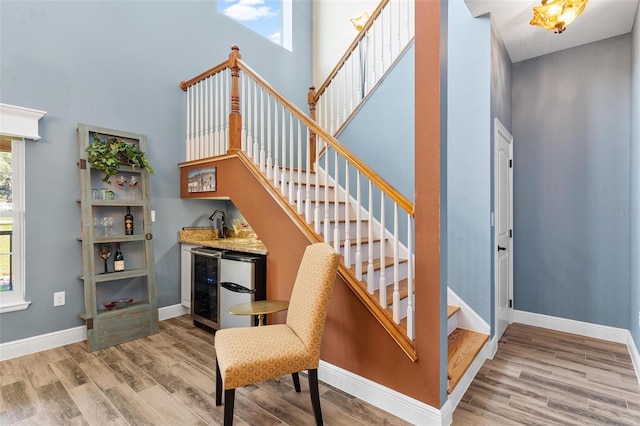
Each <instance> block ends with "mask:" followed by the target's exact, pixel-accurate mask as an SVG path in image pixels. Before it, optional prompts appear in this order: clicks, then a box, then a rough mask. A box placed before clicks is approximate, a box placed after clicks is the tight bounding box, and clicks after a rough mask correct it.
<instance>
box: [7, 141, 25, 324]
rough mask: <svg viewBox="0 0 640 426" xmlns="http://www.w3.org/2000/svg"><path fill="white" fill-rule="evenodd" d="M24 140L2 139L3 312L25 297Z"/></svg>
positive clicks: (17, 305) (13, 308)
mask: <svg viewBox="0 0 640 426" xmlns="http://www.w3.org/2000/svg"><path fill="white" fill-rule="evenodd" d="M23 181H24V142H23V141H22V140H19V141H17V140H11V139H10V138H4V137H3V138H2V139H0V313H2V312H11V311H17V310H20V309H26V308H27V306H29V302H25V300H24V296H25V293H24V290H25V288H24V266H23V265H24V262H23V259H24V252H23V241H24V210H23V206H24V191H23Z"/></svg>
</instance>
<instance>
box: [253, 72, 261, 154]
mask: <svg viewBox="0 0 640 426" xmlns="http://www.w3.org/2000/svg"><path fill="white" fill-rule="evenodd" d="M258 130H259V129H258V84H257V83H254V85H253V157H252V159H253V164H258V163H259V161H258V159H259V156H260V146H259V144H258V139H259V136H258Z"/></svg>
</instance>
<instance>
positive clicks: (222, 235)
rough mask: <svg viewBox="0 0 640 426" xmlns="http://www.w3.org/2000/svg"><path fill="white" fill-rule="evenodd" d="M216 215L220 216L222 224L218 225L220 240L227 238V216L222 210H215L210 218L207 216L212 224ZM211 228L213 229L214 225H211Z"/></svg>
mask: <svg viewBox="0 0 640 426" xmlns="http://www.w3.org/2000/svg"><path fill="white" fill-rule="evenodd" d="M218 213H221V214H222V222H221V223H220V225H221V229H220V238H227V231H228V228H227V215H226V214H225V213H224V210H222V209H216V210H215V211H214V212H213V214H211V216H209V220H210V221H212V222H213V221H214V220H215V218H216V215H217V214H218ZM212 226H214V227H215V223H213V224H212Z"/></svg>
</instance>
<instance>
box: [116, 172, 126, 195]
mask: <svg viewBox="0 0 640 426" xmlns="http://www.w3.org/2000/svg"><path fill="white" fill-rule="evenodd" d="M116 183H117V184H118V186H120V199H121V200H124V184H125V183H127V179H126V178H125V177H124V176H122V175H120V176H119V177H118V179H117V180H116Z"/></svg>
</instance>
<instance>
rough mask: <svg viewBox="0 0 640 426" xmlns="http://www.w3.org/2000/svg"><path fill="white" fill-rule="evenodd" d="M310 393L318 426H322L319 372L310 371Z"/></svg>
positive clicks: (315, 370)
mask: <svg viewBox="0 0 640 426" xmlns="http://www.w3.org/2000/svg"><path fill="white" fill-rule="evenodd" d="M309 393H310V394H311V406H312V407H313V415H314V417H315V418H316V426H322V424H323V423H322V409H321V408H320V392H319V391H318V370H317V369H316V368H314V369H311V370H309Z"/></svg>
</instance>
